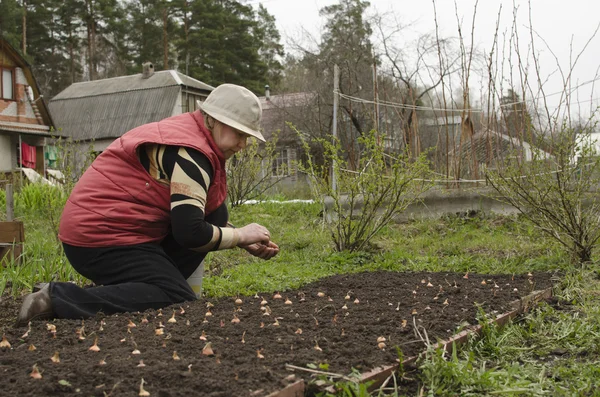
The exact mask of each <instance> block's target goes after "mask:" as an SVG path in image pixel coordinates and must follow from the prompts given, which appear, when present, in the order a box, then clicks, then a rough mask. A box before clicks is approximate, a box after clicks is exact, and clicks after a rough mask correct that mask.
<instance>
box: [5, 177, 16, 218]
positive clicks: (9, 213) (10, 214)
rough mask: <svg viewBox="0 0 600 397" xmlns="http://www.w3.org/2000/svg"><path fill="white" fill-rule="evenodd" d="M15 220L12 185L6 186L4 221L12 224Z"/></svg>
mask: <svg viewBox="0 0 600 397" xmlns="http://www.w3.org/2000/svg"><path fill="white" fill-rule="evenodd" d="M13 219H15V198H14V196H13V187H12V184H10V183H7V184H6V221H7V222H12V221H13Z"/></svg>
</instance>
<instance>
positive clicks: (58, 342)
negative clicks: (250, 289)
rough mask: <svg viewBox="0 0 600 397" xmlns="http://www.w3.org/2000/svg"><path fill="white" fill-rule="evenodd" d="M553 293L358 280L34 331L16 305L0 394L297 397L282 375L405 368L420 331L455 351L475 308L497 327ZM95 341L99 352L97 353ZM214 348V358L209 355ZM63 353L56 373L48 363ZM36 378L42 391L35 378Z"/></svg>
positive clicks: (8, 311) (420, 276) (402, 277)
mask: <svg viewBox="0 0 600 397" xmlns="http://www.w3.org/2000/svg"><path fill="white" fill-rule="evenodd" d="M549 287H551V275H549V274H546V273H539V274H534V275H518V276H512V275H503V276H501V275H493V276H485V275H474V274H469V275H468V276H466V278H465V275H464V274H456V273H395V272H374V273H359V274H351V275H339V276H333V277H329V278H326V279H323V280H320V281H318V282H315V283H312V284H309V285H306V286H304V287H302V288H300V289H298V290H293V291H282V292H281V293H280V295H281V298H279V299H276V298H275V297H274V294H273V293H263V294H257V295H256V296H251V297H246V296H244V297H242V296H240V297H229V298H220V299H202V300H199V301H197V302H188V303H185V304H183V305H176V306H173V307H169V308H165V309H163V310H162V311H154V310H151V311H147V312H145V313H136V314H120V315H113V316H102V315H98V316H97V317H96V318H94V319H89V320H85V321H75V320H54V321H51V322H34V323H32V324H31V329H30V330H29V331H28V330H27V328H20V329H15V328H12V327H10V326H8V324H9V323H10V322H12V321H14V318H15V316H16V312H17V310H18V305H19V303H20V302H19V300H17V301H14V300H12V299H10V298H5V299H3V301H2V303H1V305H0V306H1V307H2V315H0V326H1V327H2V333H3V334H5V336H6V341H8V342H9V343H10V344H11V346H10V347H4V348H1V349H0V371H1V379H2V381H1V386H2V388H1V389H0V390H1V391H0V394H3V395H26V394H29V395H98V396H103V395H105V393H106V394H107V395H108V394H110V393H112V395H113V396H114V395H137V394H138V393H139V391H140V384H141V383H142V378H143V379H144V386H143V388H144V390H146V391H147V392H148V393H150V395H152V396H183V395H199V396H266V395H269V394H271V393H275V395H279V396H280V397H283V396H284V395H288V396H293V395H295V393H296V391H297V390H302V389H303V382H302V379H303V378H304V379H309V378H310V373H308V372H304V371H300V370H295V371H293V372H292V371H290V370H289V366H288V367H287V368H286V364H289V365H292V366H297V367H303V368H307V364H315V365H317V366H318V365H319V364H327V365H328V369H327V371H328V372H333V373H338V374H348V373H350V372H351V370H352V369H353V368H354V369H356V370H359V371H361V372H363V373H368V372H369V371H371V370H373V369H375V368H381V367H384V368H385V367H390V366H393V365H395V364H397V362H398V361H397V360H398V354H397V352H396V349H395V346H398V347H400V348H401V350H402V352H403V356H404V357H412V356H415V355H416V354H418V353H419V352H420V351H422V350H423V347H424V345H423V342H422V341H421V340H420V339H419V338H417V337H416V336H415V332H414V325H415V324H416V325H417V326H418V327H419V329H420V330H421V332H423V329H424V330H426V332H427V335H428V336H429V338H430V339H431V340H432V341H435V340H437V339H448V338H450V337H451V336H452V335H454V334H455V333H456V332H457V330H458V329H459V328H463V327H467V326H472V325H476V324H477V319H476V318H477V314H478V311H479V307H481V308H482V309H483V310H484V311H485V312H486V313H488V314H490V315H491V316H492V317H494V318H495V317H496V316H498V315H500V314H502V313H509V312H513V311H514V310H515V307H513V306H511V302H514V301H515V300H517V299H520V298H522V297H525V296H527V295H529V294H530V293H531V292H533V291H536V290H543V289H547V288H549ZM237 299H239V300H238V301H237V302H236V300H237ZM263 300H264V301H266V303H265V302H263ZM240 301H241V302H240ZM209 303H210V304H209ZM207 306H212V307H210V308H207ZM261 308H262V309H261ZM207 312H210V314H211V315H209V316H207ZM265 313H268V315H266V314H265ZM173 319H174V320H175V322H173ZM232 320H233V321H232ZM238 320H239V322H238ZM132 324H135V327H133V326H132ZM53 327H56V328H55V330H53ZM82 327H83V332H81V331H80V330H81V328H82ZM157 330H158V331H157ZM27 331H28V332H27ZM26 332H27V335H24V334H25V333H26ZM82 338H85V339H82ZM378 338H385V341H383V340H382V339H379V340H378ZM204 339H205V340H204ZM96 340H97V346H98V347H99V349H100V350H99V351H91V350H90V347H91V346H93V345H94V342H95V341H96ZM209 342H210V344H211V348H212V350H213V355H206V354H203V348H205V346H206V344H207V343H209ZM378 345H379V346H378ZM32 346H35V350H33V349H32ZM56 352H58V357H59V359H60V362H53V361H52V360H51V357H53V356H54V357H56V356H57V355H56ZM205 352H206V351H205ZM138 353H139V354H138ZM140 364H142V365H140ZM34 366H36V368H37V369H39V372H40V373H41V379H34V378H32V377H31V373H32V368H33V367H34ZM377 373H379V374H380V377H381V376H382V374H383V372H382V370H378V372H377ZM293 384H296V387H289V385H293ZM286 387H287V389H286ZM282 390H286V391H282ZM134 393H135V394H134ZM286 393H287V394H286Z"/></svg>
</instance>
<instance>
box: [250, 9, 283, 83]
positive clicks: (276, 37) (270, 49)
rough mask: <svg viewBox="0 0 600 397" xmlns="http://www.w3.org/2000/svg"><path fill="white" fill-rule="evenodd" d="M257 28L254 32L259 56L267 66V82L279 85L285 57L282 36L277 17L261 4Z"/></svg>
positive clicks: (257, 14)
mask: <svg viewBox="0 0 600 397" xmlns="http://www.w3.org/2000/svg"><path fill="white" fill-rule="evenodd" d="M256 16H257V22H258V23H257V26H256V28H255V31H254V37H255V39H256V40H257V41H258V42H259V43H260V48H259V49H258V53H259V56H260V58H261V60H262V62H263V63H264V64H266V65H267V81H268V83H269V85H277V84H278V83H279V81H280V80H281V73H282V71H283V65H282V64H281V59H282V58H283V56H284V51H283V45H282V44H281V35H280V34H279V31H278V30H277V27H276V26H275V17H274V16H273V15H271V14H269V12H268V11H267V9H266V8H265V7H264V6H263V5H262V4H259V6H258V11H257V13H256Z"/></svg>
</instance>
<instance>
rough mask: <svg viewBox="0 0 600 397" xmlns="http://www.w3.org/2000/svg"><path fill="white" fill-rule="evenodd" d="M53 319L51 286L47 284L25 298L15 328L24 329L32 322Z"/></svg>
mask: <svg viewBox="0 0 600 397" xmlns="http://www.w3.org/2000/svg"><path fill="white" fill-rule="evenodd" d="M53 317H54V312H53V311H52V299H51V298H50V284H47V285H45V286H44V287H42V288H41V289H40V290H39V291H38V292H34V293H32V294H29V295H27V296H26V297H25V299H24V300H23V304H22V305H21V310H20V311H19V315H18V316H17V323H16V325H15V326H16V327H24V326H26V325H27V324H28V323H29V322H30V321H32V320H49V319H51V318H53Z"/></svg>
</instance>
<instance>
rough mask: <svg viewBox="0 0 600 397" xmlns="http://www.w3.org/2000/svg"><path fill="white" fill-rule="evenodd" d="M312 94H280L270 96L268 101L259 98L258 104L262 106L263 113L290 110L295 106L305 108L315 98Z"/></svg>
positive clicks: (265, 98) (264, 98)
mask: <svg viewBox="0 0 600 397" xmlns="http://www.w3.org/2000/svg"><path fill="white" fill-rule="evenodd" d="M316 96H317V95H316V94H315V93H314V92H295V93H292V94H280V95H271V96H269V99H267V97H264V96H262V97H260V98H259V99H260V104H261V105H262V109H263V111H265V110H271V109H280V108H290V107H297V106H306V105H308V104H309V103H310V102H311V101H312V100H313V99H315V98H316Z"/></svg>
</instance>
